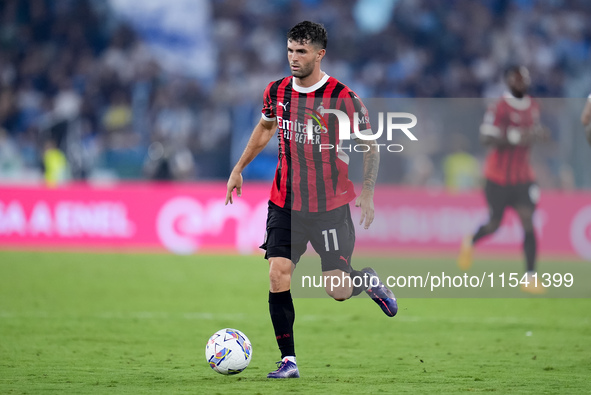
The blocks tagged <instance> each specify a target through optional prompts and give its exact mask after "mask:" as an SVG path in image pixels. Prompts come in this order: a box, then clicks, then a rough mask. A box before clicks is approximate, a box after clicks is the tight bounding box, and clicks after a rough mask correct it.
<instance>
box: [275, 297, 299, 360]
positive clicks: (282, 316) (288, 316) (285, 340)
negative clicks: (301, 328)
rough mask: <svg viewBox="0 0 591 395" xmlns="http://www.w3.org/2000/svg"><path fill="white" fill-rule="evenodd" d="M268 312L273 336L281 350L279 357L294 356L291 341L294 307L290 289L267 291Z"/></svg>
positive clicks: (293, 347)
mask: <svg viewBox="0 0 591 395" xmlns="http://www.w3.org/2000/svg"><path fill="white" fill-rule="evenodd" d="M269 313H271V322H273V328H274V329H275V338H276V339H277V345H278V346H279V350H280V351H281V358H284V357H287V356H294V357H295V346H294V343H293V323H294V321H295V309H294V308H293V300H292V298H291V291H289V290H288V291H284V292H269Z"/></svg>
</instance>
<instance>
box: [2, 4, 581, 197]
mask: <svg viewBox="0 0 591 395" xmlns="http://www.w3.org/2000/svg"><path fill="white" fill-rule="evenodd" d="M109 4H110V3H109V2H108V1H106V0H105V1H98V0H97V1H93V0H75V1H74V0H55V1H49V0H29V1H26V0H4V1H2V2H0V19H1V22H0V181H6V180H10V181H18V182H28V181H30V182H36V181H38V180H40V179H41V174H43V173H42V172H43V171H48V169H52V168H53V167H55V166H56V164H55V160H53V159H52V158H54V159H55V157H56V155H55V154H58V156H59V153H60V152H61V153H63V162H64V163H67V164H68V165H67V171H66V169H64V172H63V174H59V173H60V169H58V170H57V173H58V174H57V175H54V176H53V177H54V178H55V179H57V182H59V180H60V179H62V178H63V179H74V180H76V179H81V180H84V179H90V180H101V179H107V180H110V179H159V180H198V179H225V178H226V177H227V175H228V174H229V170H230V168H231V165H232V164H233V162H234V161H235V160H236V159H237V155H238V154H239V153H240V152H241V151H242V148H243V147H244V144H245V141H246V139H247V138H248V136H249V134H250V131H251V130H252V126H253V125H254V124H255V122H256V121H257V119H258V117H259V113H260V106H261V101H262V92H263V89H264V87H265V86H266V84H267V83H268V82H270V81H272V80H274V79H277V78H280V77H281V76H284V75H287V74H288V68H287V62H286V56H285V34H286V32H287V30H289V28H290V27H291V26H292V25H293V24H295V23H297V22H299V21H301V20H305V19H310V20H315V21H318V22H322V23H324V24H325V26H326V27H327V30H328V32H329V44H328V56H327V57H326V58H325V61H324V69H325V70H326V71H327V72H328V73H329V74H330V75H333V76H335V77H337V78H338V79H339V80H341V81H343V82H345V83H347V84H348V85H349V86H350V87H351V88H352V89H354V90H355V91H356V92H357V93H358V94H359V95H360V96H361V97H367V98H370V97H374V98H414V97H419V98H477V97H491V98H492V97H498V96H499V95H500V94H501V93H502V92H503V90H504V88H503V85H502V81H501V78H500V75H501V71H502V69H503V68H504V67H505V66H506V65H507V64H508V63H521V64H525V65H527V66H528V67H529V68H530V72H531V74H532V82H533V85H532V90H531V93H532V95H533V96H537V97H554V98H561V97H571V98H583V97H586V96H587V95H588V93H589V92H588V90H591V82H590V80H589V77H590V76H589V73H588V69H589V62H590V60H591V24H590V23H589V21H590V20H591V4H590V3H589V2H588V1H586V0H546V1H535V0H479V1H473V0H454V1H443V0H441V1H440V0H356V1H338V0H300V1H288V0H280V1H273V2H270V1H262V0H244V1H232V0H216V1H211V2H210V6H211V13H212V20H211V23H210V25H209V29H210V33H211V37H212V40H213V41H214V45H215V48H216V54H215V56H216V57H217V59H216V64H217V72H216V74H215V75H214V76H212V79H210V80H207V81H204V80H203V79H198V78H193V77H191V76H187V75H179V74H175V73H171V72H169V71H167V70H166V69H164V68H162V67H161V65H160V64H159V62H158V59H157V57H155V56H154V55H153V54H152V53H151V52H150V51H149V50H148V48H147V46H146V45H144V42H143V40H142V39H141V36H140V35H138V34H137V32H136V31H134V29H133V27H132V26H131V25H130V24H128V23H127V22H125V20H123V19H121V18H118V16H117V14H116V12H114V11H113V9H112V8H111V7H110V6H109ZM581 103H582V104H581V106H582V105H583V104H584V101H582V102H581ZM581 108H582V107H581ZM481 116H482V113H480V114H478V117H481ZM480 119H481V118H480ZM559 129H560V126H559ZM447 132H448V131H440V132H439V135H440V138H439V139H438V140H437V139H436V140H435V141H432V142H431V144H427V145H426V146H427V147H428V148H425V149H423V150H422V151H421V152H419V155H400V156H399V157H397V158H392V159H390V160H392V161H394V162H395V163H392V165H393V166H394V165H396V166H398V167H399V168H400V169H401V170H400V171H395V172H383V173H384V174H382V175H381V178H382V181H384V182H391V183H399V184H411V185H444V184H445V183H446V176H447V175H446V171H447V170H446V169H448V168H450V165H449V159H450V155H453V154H457V153H458V152H461V155H462V158H463V159H462V160H460V161H459V162H461V163H465V164H467V166H468V167H470V168H471V169H472V170H474V167H475V166H476V167H477V165H478V162H480V161H481V160H482V158H483V155H484V152H485V151H484V150H483V148H482V147H480V145H479V144H478V131H477V130H474V129H472V128H470V129H469V130H461V131H456V132H457V133H455V134H453V136H452V135H445V134H444V133H447ZM553 132H554V136H553V137H554V143H553V144H550V145H549V146H548V147H546V148H544V149H542V150H540V152H539V153H538V154H537V156H535V158H534V160H535V161H536V169H538V177H539V178H540V183H541V185H542V186H543V187H546V188H572V187H575V186H578V187H591V185H589V184H587V181H585V179H577V177H576V174H577V168H580V167H581V166H582V167H583V169H579V170H580V172H585V171H584V167H585V164H584V163H583V164H581V163H580V162H581V161H580V160H577V159H576V158H577V155H573V154H572V150H573V149H576V147H575V148H573V145H575V146H576V143H574V142H573V141H576V140H574V139H573V138H572V137H564V134H565V133H568V134H569V135H570V133H576V132H577V131H576V130H568V131H565V130H563V129H560V130H556V129H555V130H553ZM436 134H437V133H436ZM48 153H49V154H51V155H48ZM58 162H59V161H58ZM275 163H276V147H275V146H272V144H270V147H268V149H267V150H266V151H264V153H263V155H262V156H261V158H259V159H258V160H257V162H255V163H253V165H252V166H251V168H250V169H249V173H248V174H247V176H249V177H250V178H258V179H267V178H270V177H272V174H273V171H274V168H275ZM446 163H447V164H446ZM58 164H59V163H58ZM58 167H59V166H58ZM473 178H474V179H473V181H470V182H466V183H464V184H463V185H465V187H467V188H472V187H476V186H478V182H479V181H478V179H479V173H478V172H474V177H473ZM587 180H588V179H587Z"/></svg>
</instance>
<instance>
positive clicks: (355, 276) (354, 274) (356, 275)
mask: <svg viewBox="0 0 591 395" xmlns="http://www.w3.org/2000/svg"><path fill="white" fill-rule="evenodd" d="M349 275H350V276H351V282H352V284H353V293H352V294H351V296H357V295H359V294H360V293H361V292H363V291H365V290H366V289H367V288H368V284H367V281H364V276H365V275H366V274H365V273H363V272H360V271H357V270H351V273H349ZM355 284H361V285H360V286H359V287H356V286H355Z"/></svg>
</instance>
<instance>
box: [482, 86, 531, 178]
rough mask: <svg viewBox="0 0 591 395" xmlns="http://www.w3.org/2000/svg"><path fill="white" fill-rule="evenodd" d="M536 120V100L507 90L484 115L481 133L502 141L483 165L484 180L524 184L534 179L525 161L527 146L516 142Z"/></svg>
mask: <svg viewBox="0 0 591 395" xmlns="http://www.w3.org/2000/svg"><path fill="white" fill-rule="evenodd" d="M539 121H540V111H539V106H538V103H537V102H536V101H535V100H533V99H532V98H531V97H530V96H525V97H523V98H521V99H518V98H516V97H513V96H512V95H511V94H509V93H507V94H505V95H504V97H503V98H502V99H501V100H499V101H498V102H497V103H496V104H495V105H494V106H493V107H492V108H490V109H489V111H488V112H487V113H486V115H485V118H484V123H483V126H482V127H481V133H483V134H485V135H486V134H489V135H492V136H493V137H497V138H501V139H502V140H504V141H505V142H506V144H502V145H500V146H497V147H495V148H494V149H492V150H491V152H490V153H489V154H488V156H487V158H486V162H485V164H484V176H485V178H486V179H488V180H490V181H492V182H494V183H497V184H499V185H515V184H525V183H528V182H532V181H533V180H534V172H533V170H532V168H531V165H530V163H529V153H530V146H529V145H521V144H517V142H518V141H519V140H520V139H521V136H522V135H524V134H527V133H531V128H532V127H533V126H534V125H536V124H538V123H539Z"/></svg>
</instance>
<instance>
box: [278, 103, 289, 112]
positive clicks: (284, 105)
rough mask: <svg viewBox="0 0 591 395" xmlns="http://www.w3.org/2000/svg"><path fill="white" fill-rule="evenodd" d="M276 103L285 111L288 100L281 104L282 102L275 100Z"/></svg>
mask: <svg viewBox="0 0 591 395" xmlns="http://www.w3.org/2000/svg"><path fill="white" fill-rule="evenodd" d="M277 105H279V106H281V107H283V111H287V106H288V105H289V102H287V103H285V104H283V103H282V102H277Z"/></svg>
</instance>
